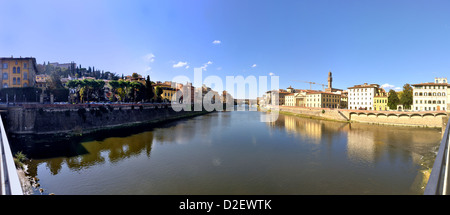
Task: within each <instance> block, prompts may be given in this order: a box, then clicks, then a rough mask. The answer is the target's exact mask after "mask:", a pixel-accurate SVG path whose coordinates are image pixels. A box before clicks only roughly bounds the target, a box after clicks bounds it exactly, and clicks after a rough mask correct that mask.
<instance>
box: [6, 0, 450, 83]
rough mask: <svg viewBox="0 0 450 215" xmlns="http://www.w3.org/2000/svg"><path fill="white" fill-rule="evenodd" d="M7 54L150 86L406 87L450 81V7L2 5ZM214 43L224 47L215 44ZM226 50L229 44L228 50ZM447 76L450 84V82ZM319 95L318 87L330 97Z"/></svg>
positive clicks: (190, 0)
mask: <svg viewBox="0 0 450 215" xmlns="http://www.w3.org/2000/svg"><path fill="white" fill-rule="evenodd" d="M0 5H1V8H2V10H1V12H0V25H1V27H0V56H2V57H8V56H11V55H14V56H23V57H24V56H33V57H36V59H37V61H38V63H42V62H44V61H50V62H60V63H64V62H70V61H75V62H76V63H77V64H81V65H82V66H83V67H87V66H95V67H96V68H98V69H103V70H105V71H111V72H115V73H118V74H122V73H123V74H125V75H129V74H131V73H133V72H137V73H139V74H142V75H144V76H146V75H150V76H151V78H152V80H160V81H165V80H172V78H173V77H175V76H178V75H185V76H187V77H189V78H190V79H191V80H193V73H194V68H196V67H197V68H198V67H204V68H205V70H204V72H203V76H204V77H206V76H208V75H217V76H219V77H222V78H223V80H225V76H227V75H232V76H236V75H242V76H244V77H247V76H250V75H253V76H269V75H270V74H274V75H277V76H279V78H280V79H279V80H280V88H287V87H288V86H289V85H292V86H293V87H294V88H301V89H308V88H309V84H306V83H302V82H295V81H293V80H303V81H313V82H317V83H323V84H326V83H327V75H328V71H330V70H331V71H332V72H333V87H335V88H341V89H346V88H347V87H351V86H353V85H355V84H362V83H377V84H380V85H383V84H389V85H392V86H394V87H402V86H403V85H404V84H405V83H411V84H413V83H420V82H431V81H433V80H434V77H447V74H449V71H450V1H433V0H428V1H413V0H408V1H401V0H398V1H392V0H389V1H384V0H377V1H365V0H355V1H349V0H342V1H337V0H330V1H321V0H313V1H303V0H278V1H275V0H203V1H202V0H164V1H163V0H157V1H156V0H155V1H152V0H145V1H138V0H95V1H92V0H90V1H88V0H64V1H56V0H55V1H52V0H40V1H35V0H0ZM214 41H216V42H214ZM219 41H220V43H219ZM448 78H450V77H448ZM321 88H322V87H321V86H319V85H315V86H314V85H313V89H321Z"/></svg>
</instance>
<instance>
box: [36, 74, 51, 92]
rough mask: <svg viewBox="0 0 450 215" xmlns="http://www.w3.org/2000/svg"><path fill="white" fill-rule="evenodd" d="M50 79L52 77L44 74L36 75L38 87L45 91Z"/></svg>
mask: <svg viewBox="0 0 450 215" xmlns="http://www.w3.org/2000/svg"><path fill="white" fill-rule="evenodd" d="M48 79H50V76H48V75H45V74H42V75H36V87H38V88H40V89H42V90H45V89H47V80H48Z"/></svg>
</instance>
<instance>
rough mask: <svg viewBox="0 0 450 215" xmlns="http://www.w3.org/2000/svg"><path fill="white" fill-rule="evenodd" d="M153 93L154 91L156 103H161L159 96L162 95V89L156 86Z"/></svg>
mask: <svg viewBox="0 0 450 215" xmlns="http://www.w3.org/2000/svg"><path fill="white" fill-rule="evenodd" d="M155 91H156V99H157V100H158V102H161V100H162V98H161V94H163V89H162V88H161V87H160V86H157V87H156V89H155Z"/></svg>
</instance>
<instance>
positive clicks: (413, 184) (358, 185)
mask: <svg viewBox="0 0 450 215" xmlns="http://www.w3.org/2000/svg"><path fill="white" fill-rule="evenodd" d="M261 114H266V113H264V112H248V111H245V112H242V111H235V112H216V113H210V114H207V115H203V116H199V117H195V118H191V119H188V120H182V121H179V122H172V123H168V124H166V125H164V126H162V127H159V128H149V129H148V130H147V131H143V132H139V133H136V134H131V135H128V136H123V137H114V135H113V136H109V137H104V138H102V139H100V140H91V141H83V142H81V143H78V144H79V146H78V147H82V148H83V150H78V151H84V153H80V154H78V155H74V156H60V157H58V156H56V157H53V158H45V159H32V161H31V162H30V163H29V164H28V166H29V170H28V172H29V174H30V175H31V176H37V177H39V178H40V179H41V181H40V184H41V186H42V187H43V188H44V189H45V190H46V192H49V193H56V194H421V193H423V188H422V186H423V183H422V181H423V180H422V173H421V171H422V170H423V169H426V168H427V167H431V165H432V162H433V160H434V156H435V152H436V151H437V147H438V144H439V142H440V137H441V136H440V132H439V130H435V129H425V128H410V127H392V126H377V125H368V124H360V123H354V124H348V123H340V122H330V121H321V120H313V119H307V118H299V117H295V116H287V115H280V116H279V119H278V120H277V121H275V122H273V123H264V122H260V120H259V119H260V115H261Z"/></svg>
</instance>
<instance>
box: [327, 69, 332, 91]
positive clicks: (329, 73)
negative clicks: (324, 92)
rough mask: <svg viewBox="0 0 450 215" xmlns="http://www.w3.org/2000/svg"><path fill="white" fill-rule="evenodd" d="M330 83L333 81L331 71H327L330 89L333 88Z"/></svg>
mask: <svg viewBox="0 0 450 215" xmlns="http://www.w3.org/2000/svg"><path fill="white" fill-rule="evenodd" d="M332 83H333V78H332V77H331V71H330V72H328V89H330V90H331V89H332V88H333V85H332Z"/></svg>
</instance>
